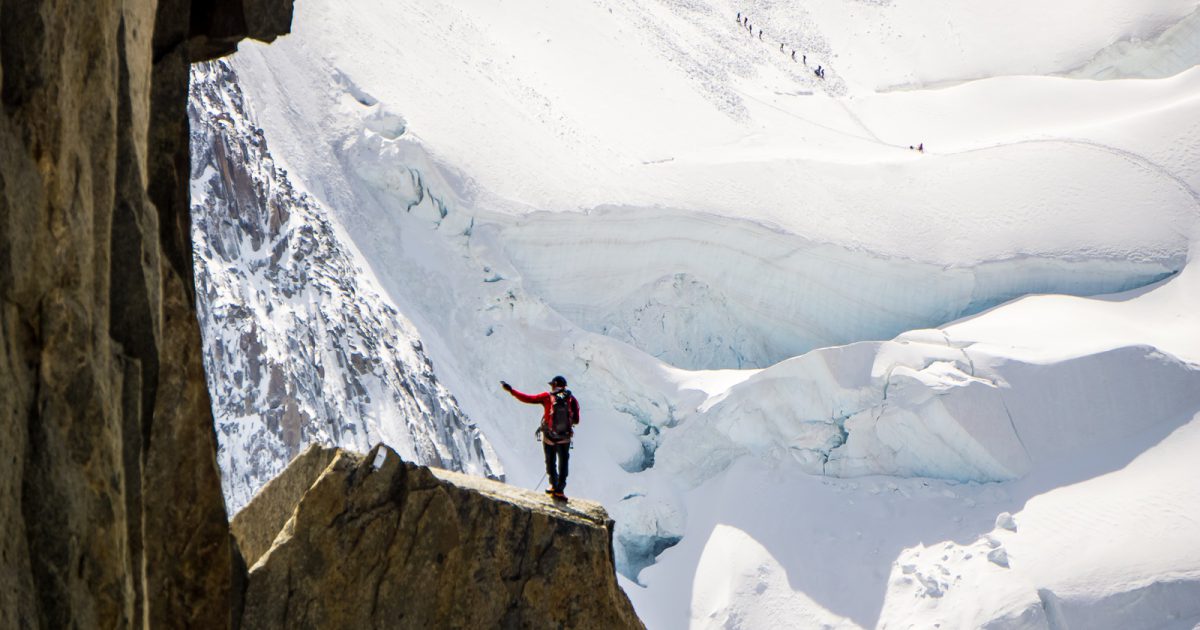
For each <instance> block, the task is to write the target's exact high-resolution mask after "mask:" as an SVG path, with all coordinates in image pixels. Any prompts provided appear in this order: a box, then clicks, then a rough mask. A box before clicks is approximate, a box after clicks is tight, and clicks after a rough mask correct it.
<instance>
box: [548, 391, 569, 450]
mask: <svg viewBox="0 0 1200 630" xmlns="http://www.w3.org/2000/svg"><path fill="white" fill-rule="evenodd" d="M552 396H553V398H554V407H553V408H552V409H551V411H550V426H549V427H547V431H546V437H548V438H550V439H551V440H552V441H556V442H557V441H559V440H564V439H566V440H569V439H571V435H572V434H573V433H574V430H573V429H571V425H573V424H574V418H572V417H571V392H570V390H565V389H564V390H563V391H561V392H558V393H556V394H552Z"/></svg>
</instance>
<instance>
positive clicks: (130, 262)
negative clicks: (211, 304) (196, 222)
mask: <svg viewBox="0 0 1200 630" xmlns="http://www.w3.org/2000/svg"><path fill="white" fill-rule="evenodd" d="M291 10H292V3H291V0H160V1H158V2H155V1H154V0H123V1H117V0H89V1H87V2H62V1H59V0H19V1H17V2H11V1H5V2H0V444H2V445H3V447H4V456H3V457H0V532H3V534H4V535H3V536H0V627H2V628H37V627H47V628H68V627H80V628H113V627H131V626H134V625H138V626H143V625H149V626H154V627H203V628H219V627H223V626H227V625H229V624H230V622H231V597H232V595H233V588H232V583H233V581H234V577H235V575H236V570H235V566H236V562H235V558H234V556H233V552H234V550H233V547H232V546H231V544H230V535H229V526H228V523H227V520H226V515H225V506H224V501H223V499H222V496H221V487H220V480H219V477H218V471H217V465H216V440H215V438H214V435H213V428H212V415H211V411H210V403H209V396H208V392H207V390H206V388H205V379H204V374H203V370H202V365H201V357H200V330H199V327H198V325H197V321H196V314H195V308H194V303H195V296H194V289H193V283H192V254H191V240H190V223H189V214H188V126H187V115H186V106H187V84H188V67H189V64H190V63H191V62H193V61H197V60H201V59H207V58H210V57H212V56H214V55H218V54H224V53H226V52H229V51H231V50H233V48H234V47H235V46H236V42H237V41H238V40H240V39H242V38H244V37H246V36H253V37H256V38H259V39H264V40H270V39H273V38H274V37H275V36H276V35H280V34H283V33H285V32H286V31H287V30H288V26H289V24H290V21H291Z"/></svg>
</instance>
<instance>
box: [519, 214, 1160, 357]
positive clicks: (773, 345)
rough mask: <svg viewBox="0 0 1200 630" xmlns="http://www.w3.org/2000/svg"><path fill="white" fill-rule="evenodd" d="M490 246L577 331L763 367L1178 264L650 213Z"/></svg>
mask: <svg viewBox="0 0 1200 630" xmlns="http://www.w3.org/2000/svg"><path fill="white" fill-rule="evenodd" d="M500 241H501V243H502V247H503V251H504V254H505V255H506V256H507V257H508V259H509V260H510V261H511V263H512V265H513V266H514V267H515V268H516V270H517V271H518V273H519V274H520V279H521V281H522V282H523V284H524V286H525V288H526V289H528V290H530V291H532V292H533V293H535V294H537V295H538V296H540V297H541V298H542V299H543V300H545V302H546V303H547V304H549V305H550V306H551V307H553V308H554V309H555V310H556V311H558V312H559V313H561V314H562V315H564V316H565V317H567V318H568V319H570V320H571V321H572V322H574V323H575V324H576V325H578V326H581V327H582V328H584V329H586V330H590V331H592V332H597V333H601V334H605V335H608V336H610V337H613V338H616V339H618V340H620V341H624V342H627V343H629V344H630V345H632V346H634V347H636V348H638V349H640V350H642V351H644V352H646V353H647V354H650V355H653V356H655V357H657V358H659V359H662V360H663V361H665V362H667V363H669V364H671V365H674V366H677V367H682V368H686V369H716V368H746V367H766V366H768V365H772V364H775V363H778V362H779V361H782V360H784V359H787V358H789V357H793V356H798V355H800V354H803V353H805V352H808V351H809V350H812V349H814V348H820V347H826V346H834V345H841V344H846V343H850V342H854V341H861V340H871V339H878V340H883V339H890V338H892V337H894V336H896V335H898V334H900V333H901V332H903V331H905V330H912V329H918V328H926V327H929V326H935V325H939V324H942V323H944V322H948V321H951V320H954V319H958V318H960V317H964V316H966V315H971V314H974V313H977V312H979V311H982V310H984V309H986V308H988V307H991V306H995V305H996V304H999V303H1001V302H1004V301H1007V300H1010V299H1012V298H1014V297H1017V296H1020V295H1025V294H1029V293H1044V292H1053V293H1068V294H1077V295H1092V294H1097V293H1110V292H1115V291H1121V290H1125V289H1129V288H1132V287H1135V286H1140V285H1143V284H1147V283H1149V282H1153V281H1155V280H1158V279H1161V278H1162V277H1163V276H1165V275H1167V274H1169V273H1170V272H1171V271H1172V270H1173V269H1174V268H1176V267H1177V265H1178V264H1179V261H1177V260H1171V259H1164V260H1153V259H1152V260H1141V261H1133V260H1117V259H1102V258H1095V259H1090V260H1088V259H1081V260H1067V259H1063V258H1056V259H1051V258H1040V257H1023V258H1014V259H1008V260H999V261H993V262H986V263H982V264H977V265H972V266H963V267H950V268H947V267H944V266H941V265H934V264H928V263H920V262H914V261H910V260H903V259H896V258H883V257H879V256H875V255H872V254H870V253H868V252H862V251H854V250H850V249H847V248H844V247H839V246H835V245H828V244H822V243H817V242H813V241H811V240H808V239H805V238H803V237H801V236H797V235H795V234H790V233H786V232H783V231H778V230H773V229H771V228H770V227H767V226H764V225H762V224H759V223H756V222H753V221H747V220H739V219H736V218H731V217H720V216H714V215H705V214H699V213H694V212H673V211H669V210H662V209H651V208H621V209H617V208H611V209H601V210H596V211H592V212H589V213H587V214H575V213H568V214H554V213H536V214H533V215H530V216H528V217H525V218H522V219H521V220H519V221H517V222H515V223H514V224H511V225H508V226H506V227H504V228H503V230H502V231H501V234H500Z"/></svg>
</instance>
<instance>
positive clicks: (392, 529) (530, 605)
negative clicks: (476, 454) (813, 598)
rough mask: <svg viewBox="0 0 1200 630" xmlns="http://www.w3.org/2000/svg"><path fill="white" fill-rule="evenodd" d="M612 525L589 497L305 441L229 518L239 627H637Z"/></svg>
mask: <svg viewBox="0 0 1200 630" xmlns="http://www.w3.org/2000/svg"><path fill="white" fill-rule="evenodd" d="M326 462H328V464H327V465H326V466H324V468H321V465H322V464H325V463H326ZM301 488H304V490H303V492H302V493H301V492H300V489H301ZM612 531H613V522H612V520H611V519H609V518H608V515H607V513H606V512H605V511H604V508H602V507H601V506H600V505H599V504H597V503H592V502H590V501H580V500H576V499H572V500H571V501H570V503H568V504H556V503H554V502H553V501H551V500H550V499H549V498H547V497H545V496H544V495H542V494H538V493H534V492H531V491H528V490H523V489H520V488H515V487H512V486H508V485H505V484H503V483H499V482H496V481H491V480H487V479H482V478H479V477H470V476H467V475H462V474H459V473H455V472H451V471H445V470H438V469H432V468H426V467H423V466H417V465H415V464H412V463H410V462H406V461H403V460H402V459H401V458H400V457H399V456H398V455H397V454H396V452H395V451H393V450H392V449H390V448H388V447H386V446H383V445H378V446H376V447H375V448H374V449H372V450H371V451H370V452H369V453H367V454H366V455H365V456H364V455H359V454H355V453H351V452H348V451H344V450H341V449H337V450H334V449H322V448H319V447H311V448H310V449H309V450H308V451H306V452H305V453H304V454H303V455H301V456H300V457H299V458H297V459H296V460H295V461H293V463H292V464H291V465H290V466H289V467H288V468H287V469H286V470H285V471H284V473H283V474H282V475H281V476H280V477H278V478H276V479H275V480H273V481H271V482H270V483H269V484H267V485H266V486H265V487H264V488H263V490H262V491H261V492H260V493H259V494H258V495H257V496H256V497H255V498H254V499H253V501H251V503H250V504H249V505H248V506H247V507H246V509H245V510H243V511H242V512H241V513H240V514H239V515H238V516H237V517H236V518H235V519H234V523H233V532H234V535H235V537H236V539H237V543H238V546H239V548H240V549H241V550H242V554H243V556H245V557H246V559H247V563H248V564H251V565H252V566H251V567H250V570H249V576H248V578H247V583H246V590H245V600H244V601H245V610H244V613H243V615H242V626H243V627H244V628H268V627H332V626H334V625H336V626H338V627H375V628H380V627H411V628H475V627H503V628H641V627H642V624H641V622H640V621H639V620H638V618H637V616H636V615H635V613H634V612H633V608H632V606H631V604H630V603H629V600H628V598H627V597H626V595H625V593H624V591H622V590H621V587H620V585H618V584H617V581H616V574H615V570H614V566H613V555H612ZM267 540H271V543H270V546H269V548H268V547H267V545H266V544H264V543H265V541H267Z"/></svg>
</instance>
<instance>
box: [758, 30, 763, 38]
mask: <svg viewBox="0 0 1200 630" xmlns="http://www.w3.org/2000/svg"><path fill="white" fill-rule="evenodd" d="M758 38H759V39H762V29H761V28H760V29H758Z"/></svg>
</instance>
